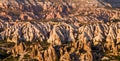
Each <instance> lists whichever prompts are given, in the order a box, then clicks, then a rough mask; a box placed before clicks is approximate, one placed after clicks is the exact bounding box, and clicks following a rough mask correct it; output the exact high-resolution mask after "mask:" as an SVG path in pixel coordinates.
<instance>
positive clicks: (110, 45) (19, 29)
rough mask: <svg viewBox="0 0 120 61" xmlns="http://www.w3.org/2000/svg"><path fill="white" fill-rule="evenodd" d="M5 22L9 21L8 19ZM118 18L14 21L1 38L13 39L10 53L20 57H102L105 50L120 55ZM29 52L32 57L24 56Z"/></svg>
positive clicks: (52, 59)
mask: <svg viewBox="0 0 120 61" xmlns="http://www.w3.org/2000/svg"><path fill="white" fill-rule="evenodd" d="M5 24H6V23H5ZM119 25H120V23H119V22H113V23H109V22H108V23H94V24H86V25H82V26H76V25H74V24H70V23H65V22H46V23H44V22H12V23H9V24H8V25H7V26H3V25H1V27H2V26H3V28H4V27H5V28H6V29H4V30H3V31H1V32H0V37H1V40H4V41H6V42H14V43H15V46H14V47H12V49H11V50H9V51H11V53H12V54H13V56H18V55H20V57H19V60H28V59H30V57H31V59H37V60H43V61H44V60H45V61H47V60H50V61H56V60H60V61H71V60H73V61H76V60H77V61H79V60H80V61H81V60H89V61H92V60H98V59H99V60H101V59H102V57H104V56H105V54H106V52H108V53H107V54H109V55H114V56H118V55H119V49H120V48H119V43H120V41H119V39H120V38H119V33H120V31H119V28H120V26H119ZM26 55H28V56H29V57H27V58H24V56H26Z"/></svg>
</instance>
